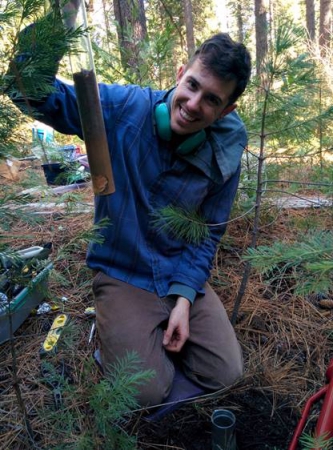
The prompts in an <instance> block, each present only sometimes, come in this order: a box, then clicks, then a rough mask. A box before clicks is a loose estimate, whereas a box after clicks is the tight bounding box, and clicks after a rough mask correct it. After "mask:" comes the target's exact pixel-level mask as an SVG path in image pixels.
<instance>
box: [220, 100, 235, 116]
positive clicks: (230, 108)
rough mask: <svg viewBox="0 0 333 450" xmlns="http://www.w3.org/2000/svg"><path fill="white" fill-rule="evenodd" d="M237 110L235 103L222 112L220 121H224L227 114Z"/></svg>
mask: <svg viewBox="0 0 333 450" xmlns="http://www.w3.org/2000/svg"><path fill="white" fill-rule="evenodd" d="M236 108H237V105H236V103H233V104H232V105H229V106H227V107H226V108H224V110H223V111H222V113H221V115H220V119H222V117H225V116H226V115H227V114H230V113H231V112H232V111H234V110H235V109H236Z"/></svg>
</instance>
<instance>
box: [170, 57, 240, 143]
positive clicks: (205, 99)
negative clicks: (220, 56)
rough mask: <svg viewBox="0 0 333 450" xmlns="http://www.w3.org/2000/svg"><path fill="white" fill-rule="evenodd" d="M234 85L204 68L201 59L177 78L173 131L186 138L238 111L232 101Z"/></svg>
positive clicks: (172, 109) (233, 82) (172, 108)
mask: <svg viewBox="0 0 333 450" xmlns="http://www.w3.org/2000/svg"><path fill="white" fill-rule="evenodd" d="M235 86H236V83H235V81H223V80H221V79H219V78H218V77H216V76H215V75H213V74H212V73H210V72H209V71H208V70H207V69H206V68H204V67H203V66H202V64H201V62H200V59H197V60H196V61H194V63H193V64H192V66H190V67H189V68H188V69H187V70H186V67H185V66H182V67H181V68H180V69H179V70H178V74H177V87H176V89H175V93H174V96H173V99H172V104H171V129H172V131H173V132H174V133H177V134H180V135H185V134H190V133H195V132H197V131H199V130H202V129H203V128H206V127H207V126H209V125H211V124H212V123H213V122H215V120H217V119H220V118H221V117H223V116H224V115H226V114H227V113H228V112H230V111H232V110H233V109H234V108H235V105H232V106H231V107H230V105H229V106H228V107H227V105H228V103H229V98H230V96H231V94H232V93H233V91H234V89H235Z"/></svg>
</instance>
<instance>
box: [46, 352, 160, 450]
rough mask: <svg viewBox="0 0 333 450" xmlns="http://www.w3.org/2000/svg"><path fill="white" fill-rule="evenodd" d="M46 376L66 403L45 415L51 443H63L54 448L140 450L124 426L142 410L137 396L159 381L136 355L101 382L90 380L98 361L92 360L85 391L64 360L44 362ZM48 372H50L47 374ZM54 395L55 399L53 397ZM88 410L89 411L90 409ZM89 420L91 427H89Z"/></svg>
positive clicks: (83, 381) (87, 368)
mask: <svg viewBox="0 0 333 450" xmlns="http://www.w3.org/2000/svg"><path fill="white" fill-rule="evenodd" d="M42 364H43V366H42V367H43V368H44V374H45V373H46V375H44V376H43V377H42V378H41V380H40V381H41V383H43V384H45V386H47V387H49V388H50V394H53V393H54V391H53V388H54V386H55V387H56V388H57V389H59V391H60V392H61V402H60V404H59V405H58V407H57V408H55V404H54V402H53V401H52V400H51V398H50V404H49V405H48V406H47V407H45V408H43V409H42V410H41V411H39V414H40V415H41V417H42V418H43V420H46V421H47V422H49V424H50V428H49V431H50V435H49V439H50V441H52V442H58V443H57V444H53V445H50V447H49V448H50V449H51V448H52V449H53V450H60V449H67V450H69V449H71V450H85V449H87V450H88V449H89V450H90V449H96V450H98V449H105V448H108V449H117V450H134V449H135V448H136V439H135V437H133V436H130V435H129V434H128V433H127V432H126V430H125V428H124V426H125V424H126V419H125V418H126V417H128V416H129V415H130V414H131V410H134V409H136V408H138V407H139V405H138V403H137V400H136V398H135V396H136V395H137V393H138V388H139V387H140V386H141V385H142V384H144V383H148V382H150V380H151V379H152V378H153V377H154V372H153V371H151V370H145V371H143V370H141V369H140V360H139V358H138V356H137V355H136V354H135V353H128V354H127V355H126V356H125V357H124V358H122V359H119V360H118V363H116V364H114V365H113V366H112V367H110V372H109V374H108V375H107V376H106V377H105V379H102V380H100V381H99V382H98V383H94V382H91V381H90V377H91V370H92V367H93V364H94V363H93V361H92V360H90V361H87V363H86V365H85V367H84V370H83V373H82V374H81V379H80V380H79V382H80V389H79V390H78V389H77V387H76V385H75V384H73V383H72V382H71V379H70V377H69V376H68V374H67V373H66V370H64V367H65V366H64V364H63V362H62V363H60V364H58V365H57V366H56V365H54V363H51V362H49V361H43V362H42ZM45 369H46V370H45ZM50 397H51V396H50ZM86 408H88V409H86ZM87 421H89V426H87V425H84V423H85V424H87Z"/></svg>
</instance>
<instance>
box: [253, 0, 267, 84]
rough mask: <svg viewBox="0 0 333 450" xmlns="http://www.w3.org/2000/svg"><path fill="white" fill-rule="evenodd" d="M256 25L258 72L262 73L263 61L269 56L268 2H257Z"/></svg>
mask: <svg viewBox="0 0 333 450" xmlns="http://www.w3.org/2000/svg"><path fill="white" fill-rule="evenodd" d="M254 12H255V25H256V61H257V62H256V70H257V75H260V73H261V67H262V63H263V60H264V58H265V56H266V54H267V50H268V43H267V5H266V0H255V3H254Z"/></svg>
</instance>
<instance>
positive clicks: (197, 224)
mask: <svg viewBox="0 0 333 450" xmlns="http://www.w3.org/2000/svg"><path fill="white" fill-rule="evenodd" d="M152 224H153V226H154V227H155V228H156V229H157V230H158V232H159V233H164V232H166V233H169V234H170V235H171V236H175V237H176V238H178V239H183V240H184V241H185V242H189V243H191V244H195V245H198V244H200V243H201V241H202V240H204V239H207V238H209V228H208V226H207V224H206V222H205V220H204V219H203V218H202V217H201V216H200V214H199V213H197V212H195V211H193V212H189V211H186V210H184V209H182V208H177V207H174V206H166V207H165V208H162V209H160V210H158V211H156V212H155V213H154V215H153V219H152Z"/></svg>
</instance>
